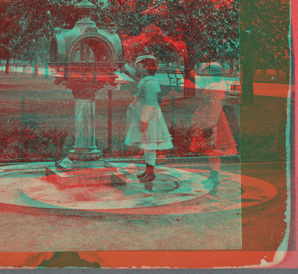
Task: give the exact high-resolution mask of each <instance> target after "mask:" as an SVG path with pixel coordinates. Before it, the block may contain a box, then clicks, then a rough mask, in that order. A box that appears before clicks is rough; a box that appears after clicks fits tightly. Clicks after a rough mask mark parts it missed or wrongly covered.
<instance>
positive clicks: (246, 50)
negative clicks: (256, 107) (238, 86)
mask: <svg viewBox="0 0 298 274" xmlns="http://www.w3.org/2000/svg"><path fill="white" fill-rule="evenodd" d="M241 34H242V35H241V36H242V42H241V46H242V49H241V51H242V54H241V56H242V58H241V62H242V75H241V77H242V93H241V103H242V104H243V103H244V104H246V103H254V86H253V73H254V70H253V63H252V60H253V49H252V43H251V39H252V37H251V35H249V34H248V33H245V32H242V33H241ZM240 39H241V38H240Z"/></svg>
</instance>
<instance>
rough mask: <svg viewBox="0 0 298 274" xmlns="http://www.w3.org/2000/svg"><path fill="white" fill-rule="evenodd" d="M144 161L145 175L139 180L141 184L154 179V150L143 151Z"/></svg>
mask: <svg viewBox="0 0 298 274" xmlns="http://www.w3.org/2000/svg"><path fill="white" fill-rule="evenodd" d="M144 154H145V160H146V165H147V168H148V170H147V174H146V175H145V176H143V177H142V178H141V181H142V182H151V181H153V180H154V179H155V175H154V166H155V162H156V151H155V150H144Z"/></svg>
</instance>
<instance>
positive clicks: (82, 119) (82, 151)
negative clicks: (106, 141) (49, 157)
mask: <svg viewBox="0 0 298 274" xmlns="http://www.w3.org/2000/svg"><path fill="white" fill-rule="evenodd" d="M67 87H68V88H71V89H72V91H73V96H74V100H75V144H74V146H73V149H72V150H70V151H69V153H68V156H67V157H66V158H64V159H62V160H60V161H57V162H56V163H55V169H53V168H52V167H47V168H46V176H48V177H49V178H50V180H51V181H53V182H54V183H55V184H57V185H59V186H60V187H63V188H64V187H65V186H66V185H72V186H75V185H78V186H80V185H82V184H83V185H89V184H90V183H91V184H92V185H93V184H94V183H96V182H97V183H98V184H107V183H109V184H110V183H112V184H113V183H116V184H123V182H122V181H119V180H117V176H116V177H115V176H113V174H114V173H115V172H116V168H114V167H111V166H109V165H108V164H107V163H106V162H105V161H104V160H103V159H101V157H102V153H101V151H100V150H99V149H98V148H97V146H96V142H95V120H96V118H95V98H96V92H97V90H98V89H100V88H102V87H103V85H102V86H101V87H99V86H98V85H96V86H95V85H93V86H91V85H87V84H85V85H84V86H79V87H78V85H75V86H69V85H67ZM86 169H87V170H88V173H89V174H92V180H89V179H90V178H89V177H88V178H89V179H87V178H86V179H84V177H82V175H81V174H82V172H80V171H82V170H84V174H86ZM111 177H112V178H114V179H115V180H111Z"/></svg>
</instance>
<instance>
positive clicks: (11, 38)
mask: <svg viewBox="0 0 298 274" xmlns="http://www.w3.org/2000/svg"><path fill="white" fill-rule="evenodd" d="M70 2H71V1H70V0H43V1H39V0H27V1H23V0H14V1H6V2H4V4H5V5H3V6H2V7H1V17H2V18H5V19H6V26H5V27H3V28H1V33H0V49H1V50H2V52H3V51H5V52H6V55H7V56H9V57H13V58H18V59H24V60H34V59H35V60H36V61H37V56H38V55H39V54H42V53H43V51H44V49H45V48H46V49H47V48H48V47H47V45H48V44H49V41H50V39H51V37H52V35H53V33H54V28H55V27H56V26H57V25H61V26H62V27H69V26H70V25H71V24H74V21H75V18H74V12H73V11H74V10H73V7H72V6H71V5H70ZM46 55H48V54H47V53H46Z"/></svg>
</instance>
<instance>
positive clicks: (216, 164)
mask: <svg viewBox="0 0 298 274" xmlns="http://www.w3.org/2000/svg"><path fill="white" fill-rule="evenodd" d="M209 164H210V168H211V169H212V170H214V171H217V172H219V170H220V157H209Z"/></svg>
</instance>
